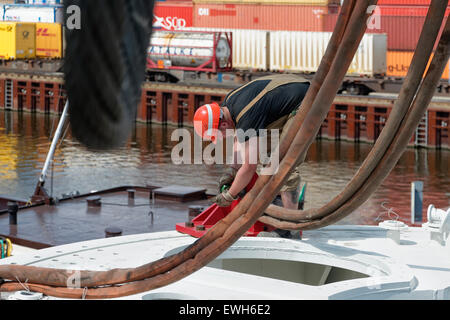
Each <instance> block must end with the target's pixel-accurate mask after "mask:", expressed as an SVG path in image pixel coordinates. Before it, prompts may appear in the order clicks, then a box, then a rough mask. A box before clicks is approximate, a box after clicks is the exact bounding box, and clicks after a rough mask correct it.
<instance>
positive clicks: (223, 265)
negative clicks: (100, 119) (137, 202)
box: [0, 226, 450, 300]
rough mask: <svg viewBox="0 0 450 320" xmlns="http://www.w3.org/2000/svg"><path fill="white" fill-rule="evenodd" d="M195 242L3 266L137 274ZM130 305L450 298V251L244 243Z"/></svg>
mask: <svg viewBox="0 0 450 320" xmlns="http://www.w3.org/2000/svg"><path fill="white" fill-rule="evenodd" d="M399 233H400V240H399V241H398V234H399ZM396 237H397V238H396ZM393 239H394V240H393ZM395 240H397V241H395ZM194 241H195V239H193V238H191V237H189V236H186V235H182V234H180V233H177V232H175V231H173V232H162V233H151V234H140V235H133V236H127V237H118V238H109V239H100V240H94V241H88V242H83V243H75V244H70V245H65V246H60V247H54V248H50V249H45V250H39V251H34V252H23V254H18V253H19V252H20V250H18V251H17V252H16V255H15V256H13V257H11V258H9V259H6V260H3V261H1V262H0V264H12V263H14V264H21V265H31V266H39V267H51V268H65V269H68V270H99V271H100V270H110V269H113V268H130V267H137V266H140V265H143V264H146V263H148V262H151V261H155V260H157V259H160V258H162V257H164V256H168V255H171V254H173V253H175V252H177V251H179V250H181V249H182V248H184V247H185V246H187V245H189V244H191V243H192V242H194ZM5 297H6V296H5V295H3V298H5ZM122 299H139V300H140V299H152V300H155V299H156V300H157V299H176V300H178V299H190V300H195V299H201V300H240V299H255V300H277V299H281V300H290V299H294V300H299V299H450V245H449V244H448V243H447V244H446V245H442V243H438V242H437V241H435V240H431V238H430V231H428V230H427V229H425V228H407V229H406V230H401V231H397V234H396V233H395V231H394V232H392V231H390V230H386V229H384V228H381V227H372V226H333V227H329V228H325V229H322V230H319V231H310V232H305V233H304V237H303V240H301V241H299V240H287V239H280V238H242V239H240V240H239V241H237V242H236V243H235V244H234V245H233V246H232V247H231V248H230V249H228V250H227V251H226V252H225V253H224V254H222V255H221V256H220V257H219V258H218V259H216V260H215V261H214V262H212V263H211V264H210V265H209V266H208V267H205V268H203V269H201V270H200V271H198V272H196V273H194V274H193V275H191V276H189V277H186V278H185V279H183V280H181V281H178V282H176V283H174V284H171V285H169V286H166V287H163V288H160V289H157V290H153V291H150V292H146V293H141V294H137V295H133V296H129V297H124V298H122Z"/></svg>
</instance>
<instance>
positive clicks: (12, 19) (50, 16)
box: [0, 0, 64, 60]
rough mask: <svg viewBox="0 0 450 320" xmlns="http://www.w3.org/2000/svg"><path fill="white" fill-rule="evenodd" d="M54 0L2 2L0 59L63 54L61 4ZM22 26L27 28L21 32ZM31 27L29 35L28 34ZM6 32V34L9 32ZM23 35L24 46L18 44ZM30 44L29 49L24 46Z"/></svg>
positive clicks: (58, 57)
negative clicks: (22, 47) (30, 47)
mask: <svg viewBox="0 0 450 320" xmlns="http://www.w3.org/2000/svg"><path fill="white" fill-rule="evenodd" d="M60 2H61V1H58V0H40V1H38V0H36V1H29V3H30V4H5V5H3V6H1V7H0V14H1V17H0V20H2V21H0V30H2V32H3V33H4V34H3V36H2V44H1V46H0V59H4V60H11V59H32V58H35V57H37V58H46V59H61V58H62V57H63V28H62V25H63V20H64V10H63V6H62V5H61V4H58V3H60ZM23 28H27V30H28V31H29V32H26V33H24V32H23V31H22V29H23ZM30 28H32V33H33V34H32V35H31V34H30V32H31V31H30V30H31V29H30ZM9 33H10V34H9ZM24 37H25V38H26V40H27V42H26V46H27V50H25V51H24V52H22V51H23V50H22V49H20V48H19V47H18V49H17V50H18V51H17V52H16V53H13V52H12V50H13V48H14V47H16V46H20V45H21V44H23V43H24V41H22V40H20V39H21V38H24ZM31 43H32V44H33V50H31V49H29V48H28V46H29V45H30V44H31Z"/></svg>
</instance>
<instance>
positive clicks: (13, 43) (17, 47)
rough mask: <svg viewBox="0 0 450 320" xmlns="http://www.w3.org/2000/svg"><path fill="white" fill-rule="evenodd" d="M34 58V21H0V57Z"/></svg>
mask: <svg viewBox="0 0 450 320" xmlns="http://www.w3.org/2000/svg"><path fill="white" fill-rule="evenodd" d="M33 58H36V26H35V24H34V23H23V22H0V59H4V60H12V59H33Z"/></svg>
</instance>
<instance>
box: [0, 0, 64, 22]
mask: <svg viewBox="0 0 450 320" xmlns="http://www.w3.org/2000/svg"><path fill="white" fill-rule="evenodd" d="M2 20H3V21H20V22H49V23H54V22H56V23H61V24H63V25H64V9H63V6H61V5H55V6H42V5H36V6H28V5H26V6H16V5H12V6H10V5H4V6H3V15H2Z"/></svg>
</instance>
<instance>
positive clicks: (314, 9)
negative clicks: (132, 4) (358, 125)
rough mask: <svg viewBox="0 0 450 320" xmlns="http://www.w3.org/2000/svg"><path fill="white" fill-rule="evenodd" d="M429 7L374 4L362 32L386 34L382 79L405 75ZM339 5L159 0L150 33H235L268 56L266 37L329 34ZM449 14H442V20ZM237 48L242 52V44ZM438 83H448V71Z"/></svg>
mask: <svg viewBox="0 0 450 320" xmlns="http://www.w3.org/2000/svg"><path fill="white" fill-rule="evenodd" d="M430 3H431V0H379V1H378V6H377V9H376V10H375V12H374V17H373V20H372V23H371V24H370V26H369V29H368V31H367V33H369V34H386V35H387V52H386V64H387V70H386V74H387V76H390V77H399V78H401V77H405V76H406V74H407V71H408V68H409V65H410V64H411V60H412V57H413V54H414V50H415V48H416V46H417V43H418V40H419V37H420V33H421V31H422V27H423V24H424V22H425V18H426V15H427V12H428V8H429V5H430ZM340 5H341V1H340V0H317V1H314V0H193V1H172V0H171V1H162V2H156V7H155V28H157V29H163V30H170V31H176V30H183V29H192V28H193V29H194V30H234V32H235V34H236V35H237V36H238V37H239V38H242V39H248V41H252V42H255V41H257V40H258V39H260V38H261V39H262V40H261V41H262V42H264V43H267V48H266V49H267V51H272V52H273V48H271V47H270V41H272V43H274V42H273V40H271V38H274V37H277V36H279V35H278V34H275V33H273V32H283V36H285V37H291V36H292V37H297V36H298V32H332V31H333V29H334V26H335V24H336V21H337V18H338V13H339V9H340ZM449 12H450V10H448V11H447V12H446V16H447V17H448V15H449ZM285 32H293V33H292V34H289V33H285ZM246 33H248V34H246ZM266 36H267V37H266ZM317 36H318V37H323V36H324V34H319V33H318V34H317ZM266 38H267V40H266ZM258 41H259V40H258ZM261 41H260V42H261ZM238 45H239V47H244V45H243V44H238ZM377 51H378V52H380V50H377ZM270 59H273V57H263V58H256V57H253V60H254V61H258V63H257V64H255V66H254V67H255V69H261V66H262V67H263V68H264V66H268V65H269V62H268V61H270ZM240 60H242V59H240ZM240 60H239V61H240ZM266 61H267V62H266ZM248 63H249V61H247V62H245V63H241V65H245V64H248ZM287 67H289V66H287ZM443 78H445V79H448V78H449V71H448V68H446V72H445V73H444V75H443Z"/></svg>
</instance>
